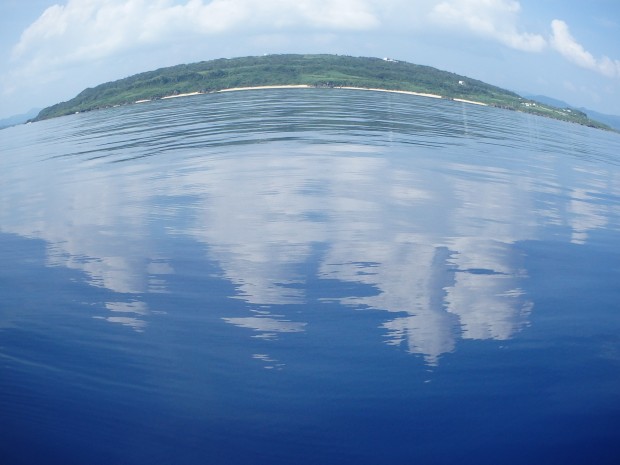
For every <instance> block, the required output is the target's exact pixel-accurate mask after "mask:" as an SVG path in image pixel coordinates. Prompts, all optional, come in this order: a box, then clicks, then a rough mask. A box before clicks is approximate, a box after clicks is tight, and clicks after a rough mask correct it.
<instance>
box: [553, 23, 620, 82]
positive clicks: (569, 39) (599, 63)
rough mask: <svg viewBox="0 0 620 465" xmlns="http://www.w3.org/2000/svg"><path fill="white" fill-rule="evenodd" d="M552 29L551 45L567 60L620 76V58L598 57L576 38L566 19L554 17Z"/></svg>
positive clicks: (609, 74) (605, 73) (607, 74)
mask: <svg viewBox="0 0 620 465" xmlns="http://www.w3.org/2000/svg"><path fill="white" fill-rule="evenodd" d="M551 29H552V34H551V40H550V43H551V46H552V47H553V49H554V50H556V51H557V52H559V53H560V54H561V55H562V56H563V57H565V58H566V59H567V60H569V61H571V62H573V63H575V64H576V65H578V66H581V67H582V68H586V69H591V70H593V71H597V72H599V73H601V74H603V75H604V76H608V77H620V60H612V59H610V58H608V57H606V56H603V57H602V58H599V59H596V58H595V57H594V56H593V55H592V54H591V53H590V52H588V51H587V50H586V49H585V48H584V47H583V46H582V45H581V44H580V43H579V42H577V41H576V40H575V38H574V37H573V36H572V34H571V33H570V31H569V29H568V25H567V24H566V23H565V22H564V21H561V20H559V19H554V20H553V21H552V22H551Z"/></svg>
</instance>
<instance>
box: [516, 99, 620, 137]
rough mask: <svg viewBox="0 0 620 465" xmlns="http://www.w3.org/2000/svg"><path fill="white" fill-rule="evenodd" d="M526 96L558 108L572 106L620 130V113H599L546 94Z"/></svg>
mask: <svg viewBox="0 0 620 465" xmlns="http://www.w3.org/2000/svg"><path fill="white" fill-rule="evenodd" d="M523 95H524V97H527V98H528V99H531V100H535V101H537V102H541V103H545V104H547V105H553V106H554V107H557V108H571V109H575V110H580V111H583V112H584V113H585V114H587V115H588V117H589V118H592V119H594V120H596V121H600V122H601V123H603V124H606V125H608V126H610V127H612V128H613V129H615V130H616V131H620V115H607V114H605V113H599V112H598V111H594V110H590V109H589V108H584V107H579V108H577V107H575V106H574V105H571V104H569V103H566V102H563V101H562V100H558V99H554V98H552V97H547V96H545V95H529V94H523Z"/></svg>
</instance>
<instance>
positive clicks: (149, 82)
mask: <svg viewBox="0 0 620 465" xmlns="http://www.w3.org/2000/svg"><path fill="white" fill-rule="evenodd" d="M295 84H305V85H309V86H316V87H362V88H381V89H386V90H402V91H411V92H421V93H430V94H438V95H441V96H442V97H443V98H446V99H455V98H456V99H465V100H472V101H476V102H481V103H485V104H487V105H491V106H495V107H500V108H506V109H510V110H517V111H523V112H527V113H533V114H537V115H541V116H547V117H551V118H555V119H561V120H564V121H570V122H575V123H579V124H584V125H587V126H592V127H599V128H604V129H609V127H608V126H605V125H603V124H601V123H598V122H596V121H593V120H591V119H589V118H588V117H587V115H586V114H585V113H583V112H580V111H577V110H574V109H572V110H570V109H560V108H555V107H552V106H550V105H544V104H542V103H537V102H534V101H531V100H527V99H523V98H522V97H520V96H519V95H517V94H515V93H514V92H510V91H508V90H504V89H501V88H499V87H495V86H492V85H489V84H485V83H484V82H481V81H478V80H475V79H470V78H467V77H465V76H459V75H458V74H454V73H449V72H446V71H441V70H438V69H436V68H431V67H430V66H421V65H414V64H411V63H406V62H401V61H395V60H388V59H380V58H358V57H349V56H338V55H267V56H262V57H245V58H234V59H225V58H222V59H218V60H211V61H202V62H199V63H192V64H187V65H178V66H172V67H169V68H161V69H158V70H155V71H149V72H146V73H140V74H136V75H134V76H130V77H128V78H124V79H120V80H118V81H113V82H108V83H105V84H101V85H99V86H97V87H94V88H88V89H85V90H84V91H82V92H81V93H80V94H79V95H77V96H76V97H75V98H73V99H71V100H69V101H67V102H62V103H58V104H56V105H52V106H51V107H48V108H45V109H43V110H42V111H41V112H40V113H39V114H38V116H37V117H36V118H35V119H34V120H33V121H37V120H43V119H48V118H53V117H56V116H62V115H68V114H72V113H76V112H84V111H91V110H96V109H100V108H108V107H113V106H117V105H125V104H129V103H134V102H136V101H140V100H153V99H159V98H162V97H165V96H171V95H178V94H184V93H191V92H204V93H206V92H215V91H218V90H223V89H231V88H235V87H255V86H269V85H295Z"/></svg>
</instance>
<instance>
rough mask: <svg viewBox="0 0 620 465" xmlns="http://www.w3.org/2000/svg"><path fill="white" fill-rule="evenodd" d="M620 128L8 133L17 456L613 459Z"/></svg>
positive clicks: (263, 101) (286, 101) (365, 117)
mask: <svg viewBox="0 0 620 465" xmlns="http://www.w3.org/2000/svg"><path fill="white" fill-rule="evenodd" d="M619 244H620V136H619V135H618V134H613V133H607V132H603V131H599V130H593V129H589V128H585V127H581V126H577V125H572V124H566V123H561V122H558V121H553V120H548V119H542V118H538V117H532V116H528V115H524V114H520V113H514V112H509V111H503V110H497V109H492V108H483V107H478V106H474V105H468V104H463V103H456V102H449V101H445V100H433V99H427V98H420V97H412V96H407V95H399V94H389V93H375V92H364V91H346V90H316V89H295V90H262V91H253V92H236V93H226V94H210V95H202V96H194V97H188V98H185V99H171V100H163V101H157V102H151V103H146V104H139V105H132V106H127V107H120V108H115V109H110V110H104V111H97V112H92V113H86V114H76V115H73V116H69V117H63V118H57V119H53V120H49V121H44V122H39V123H34V124H30V125H23V126H19V127H13V128H9V129H5V130H2V131H0V260H1V266H0V463H2V464H3V465H16V464H27V465H30V464H37V465H39V464H52V463H53V464H64V465H73V464H75V465H99V464H101V465H104V464H105V465H115V464H128V465H133V464H135V465H141V464H145V465H147V464H148V465H159V464H181V465H184V464H216V465H217V464H223V465H229V464H233V465H235V464H258V465H262V464H265V465H267V464H268V465H280V464H295V465H297V464H299V465H304V464H312V465H319V464H321V465H330V464H334V465H336V464H355V465H366V464H377V465H382V464H459V463H468V464H469V463H471V464H563V465H566V464H614V465H616V464H618V463H620V246H619Z"/></svg>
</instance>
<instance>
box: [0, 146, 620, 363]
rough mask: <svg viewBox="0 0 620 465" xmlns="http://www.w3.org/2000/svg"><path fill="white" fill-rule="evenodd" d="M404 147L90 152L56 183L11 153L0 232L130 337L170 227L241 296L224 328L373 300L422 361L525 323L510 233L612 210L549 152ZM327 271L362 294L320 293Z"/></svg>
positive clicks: (589, 179)
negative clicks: (526, 160) (123, 160)
mask: <svg viewBox="0 0 620 465" xmlns="http://www.w3.org/2000/svg"><path fill="white" fill-rule="evenodd" d="M417 150H418V151H416V149H414V148H411V149H409V148H407V147H406V146H396V147H385V146H381V145H376V146H365V145H353V144H335V145H332V144H305V145H304V144H291V143H264V144H256V145H255V146H253V148H252V149H251V150H238V151H235V150H231V151H230V152H225V153H224V155H219V156H194V155H192V156H188V157H179V159H178V160H176V161H175V163H174V164H173V165H172V171H170V170H164V169H161V167H159V166H158V165H157V163H154V164H153V165H149V164H144V165H140V164H137V165H135V166H134V165H131V164H125V165H123V164H105V163H101V164H94V165H92V166H91V167H90V169H89V170H86V169H84V167H82V169H80V168H79V167H78V168H75V169H67V170H66V171H61V172H59V173H58V176H57V178H56V179H54V182H50V180H49V179H47V172H46V171H45V170H43V169H42V170H41V171H34V172H28V173H27V174H24V173H20V172H19V171H22V170H24V169H30V168H32V167H31V166H30V167H27V168H26V167H19V166H16V165H12V166H11V169H12V170H13V171H14V173H13V175H14V177H15V179H20V183H18V184H16V185H15V186H13V187H12V188H11V190H10V191H9V194H10V195H9V196H10V197H13V198H14V199H15V202H10V201H9V202H5V203H3V205H2V206H1V210H0V218H1V220H2V221H1V223H0V225H1V226H0V230H2V231H3V232H9V233H15V234H19V235H21V236H24V237H29V238H40V239H43V240H45V241H46V242H47V244H48V250H47V265H48V266H63V267H66V268H70V269H75V270H80V271H81V272H83V273H84V275H85V277H86V280H87V281H88V283H89V284H90V285H92V286H96V287H99V288H104V289H107V290H109V291H110V292H112V293H113V294H114V298H113V299H110V300H109V301H107V302H104V304H103V307H102V308H105V310H106V311H107V314H105V315H103V316H102V315H99V316H97V318H103V319H105V320H107V321H109V322H112V323H117V324H122V325H125V326H128V327H130V328H132V329H133V330H135V331H144V330H146V328H147V321H148V316H149V315H150V314H151V313H152V310H151V309H149V305H148V304H147V303H146V301H147V300H148V299H146V298H144V296H145V295H147V294H155V293H162V292H168V287H169V286H168V277H170V276H172V275H174V274H175V273H176V272H177V271H179V270H178V269H177V266H179V265H177V264H175V263H174V257H170V256H169V249H170V244H171V243H172V242H174V241H175V240H177V239H178V238H179V237H183V238H190V239H191V240H192V241H193V243H194V244H198V249H199V251H200V252H199V253H200V254H201V255H200V256H196V257H195V259H196V260H210V261H213V262H215V263H217V266H218V267H219V270H221V272H220V278H222V279H224V280H226V281H228V282H230V283H232V285H233V286H234V288H235V294H234V295H231V296H230V297H233V298H236V299H239V300H241V301H243V302H244V303H245V304H246V305H247V313H246V314H242V315H239V314H236V315H227V316H223V317H222V320H223V321H225V322H226V323H229V324H233V325H235V326H238V327H240V328H243V329H246V330H251V331H252V332H253V333H255V334H253V336H254V337H262V338H265V339H274V338H277V337H278V335H283V334H286V333H299V332H303V331H307V330H309V328H310V325H309V323H308V322H307V321H302V320H303V319H304V313H303V312H296V313H294V315H293V314H292V312H291V308H292V307H291V306H301V305H308V304H315V303H317V302H327V303H337V304H340V305H342V306H344V307H348V308H356V309H357V308H359V309H371V310H376V311H381V312H385V315H386V321H384V322H383V324H382V325H381V328H382V329H383V330H384V331H385V342H386V343H387V344H390V345H395V346H403V347H404V349H405V350H407V351H408V352H410V353H412V354H419V355H421V356H423V358H424V360H425V362H426V363H427V364H429V365H436V364H437V363H439V359H440V357H441V355H442V354H445V353H449V352H452V351H453V350H454V349H455V347H456V344H457V342H458V340H459V339H461V338H462V339H477V340H484V339H494V340H506V339H509V338H511V337H513V335H514V334H515V333H516V332H518V331H519V330H521V329H522V328H523V327H525V326H526V325H527V324H528V317H529V315H530V312H531V311H532V307H533V303H532V302H531V301H530V300H529V298H528V296H527V294H526V291H525V286H524V282H525V280H526V278H527V271H526V270H525V269H524V268H523V266H522V263H521V262H522V257H521V256H520V252H519V248H518V247H516V244H518V243H519V242H520V241H528V240H537V239H539V238H540V237H541V235H543V232H542V230H543V229H544V228H545V227H548V226H550V225H552V226H567V227H568V228H569V229H570V240H571V241H572V242H573V243H576V244H581V243H583V242H584V241H586V240H587V238H588V234H589V233H590V232H591V231H594V230H596V229H597V228H602V227H604V226H606V225H607V224H608V223H609V217H610V215H611V214H612V212H610V211H609V210H608V209H607V207H605V206H604V205H603V204H602V203H601V202H597V201H596V199H597V196H601V195H610V193H614V192H615V193H616V195H618V193H620V188H618V185H617V182H616V181H615V180H614V179H608V178H607V177H606V175H605V173H600V172H596V173H592V172H588V171H587V170H586V169H584V168H579V169H575V170H574V171H573V172H571V175H570V176H571V177H572V178H575V181H574V183H575V185H576V186H575V187H574V188H573V189H572V190H571V191H567V190H566V189H565V188H564V187H562V185H561V183H560V182H559V181H558V179H557V173H556V172H555V170H554V166H553V164H554V163H556V159H555V158H554V157H553V156H550V155H543V156H541V157H540V158H539V160H538V161H537V163H538V165H536V166H533V165H532V166H527V165H524V166H525V167H524V168H523V169H522V171H512V170H510V169H508V168H507V167H501V166H480V165H476V164H475V160H473V161H472V163H471V164H468V163H467V162H465V161H463V159H464V158H466V157H465V155H467V150H468V149H467V147H464V148H463V150H464V155H463V156H462V157H461V160H459V161H458V162H455V161H450V160H442V161H441V162H437V161H434V160H432V155H430V156H429V153H427V152H421V151H419V150H422V149H417ZM428 150H431V149H428ZM438 150H439V149H438ZM50 163H52V162H50ZM54 163H58V162H54ZM168 168H169V167H168ZM527 170H532V171H536V172H541V171H543V172H544V171H545V170H547V172H548V174H547V175H546V176H543V175H541V176H542V177H539V178H538V179H536V178H535V176H533V175H532V173H529V172H528V171H527ZM580 184H582V185H587V186H588V189H585V188H583V187H579V185H580ZM19 199H28V200H27V202H28V203H27V204H25V203H24V201H19ZM311 279H312V280H313V284H312V286H316V289H313V295H316V294H317V293H318V294H319V295H318V297H309V293H308V286H310V283H309V281H310V280H311ZM327 282H338V283H342V284H346V283H350V284H355V285H356V286H360V289H363V290H364V292H360V293H356V292H355V289H357V288H356V287H355V286H353V287H352V286H342V288H343V289H346V290H347V291H346V292H348V293H349V294H348V295H341V296H337V297H334V296H329V295H327V294H326V293H324V292H322V289H321V286H322V284H321V283H327ZM317 283H318V284H317ZM342 292H344V291H342ZM314 299H316V300H314ZM304 311H310V309H307V310H304ZM261 357H262V355H261ZM261 357H258V358H259V359H264V360H267V359H266V358H264V357H262V358H261ZM265 357H266V356H265Z"/></svg>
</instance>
